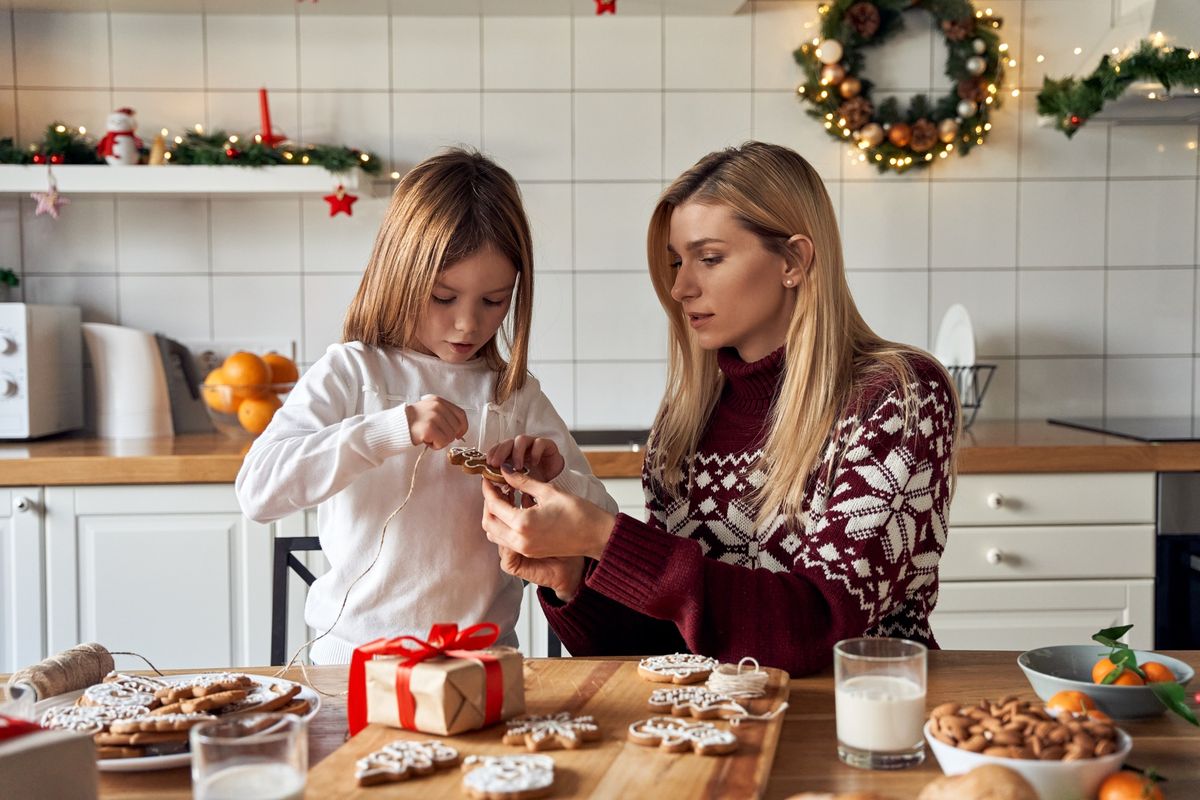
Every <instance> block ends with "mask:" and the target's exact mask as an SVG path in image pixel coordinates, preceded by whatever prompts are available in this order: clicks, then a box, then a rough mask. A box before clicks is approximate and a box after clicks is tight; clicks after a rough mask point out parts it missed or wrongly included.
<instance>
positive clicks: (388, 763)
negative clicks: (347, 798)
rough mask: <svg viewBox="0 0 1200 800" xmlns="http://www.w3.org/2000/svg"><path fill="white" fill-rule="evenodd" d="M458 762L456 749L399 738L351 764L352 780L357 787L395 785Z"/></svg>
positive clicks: (435, 743)
mask: <svg viewBox="0 0 1200 800" xmlns="http://www.w3.org/2000/svg"><path fill="white" fill-rule="evenodd" d="M458 761H459V755H458V750H456V749H454V748H453V747H451V746H449V745H446V744H442V743H441V742H435V741H433V740H430V741H428V742H409V741H405V740H403V739H398V740H396V741H394V742H392V743H391V744H388V745H385V746H384V747H383V749H381V750H376V751H375V752H374V753H371V754H370V755H368V756H367V757H365V758H360V759H359V760H358V761H357V762H356V763H355V765H354V777H355V778H356V779H357V780H358V785H359V786H375V785H377V784H380V783H397V782H399V781H406V780H408V779H409V778H415V777H417V776H418V775H428V774H430V773H431V772H433V771H434V770H438V769H445V768H447V767H453V766H454V765H455V764H457V763H458Z"/></svg>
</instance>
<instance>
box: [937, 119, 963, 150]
mask: <svg viewBox="0 0 1200 800" xmlns="http://www.w3.org/2000/svg"><path fill="white" fill-rule="evenodd" d="M938 138H939V139H941V140H942V141H943V142H945V143H946V144H949V143H950V142H953V141H954V140H955V139H957V138H958V123H957V122H955V121H954V120H952V119H944V120H942V121H941V122H940V123H939V124H938Z"/></svg>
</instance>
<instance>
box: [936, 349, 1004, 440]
mask: <svg viewBox="0 0 1200 800" xmlns="http://www.w3.org/2000/svg"><path fill="white" fill-rule="evenodd" d="M946 371H947V372H949V373H950V378H951V379H952V380H953V381H954V389H955V391H957V392H958V402H959V405H961V406H962V414H963V423H962V427H963V430H964V431H965V430H966V429H967V428H970V427H971V425H972V424H974V422H975V416H976V415H977V414H978V413H979V407H980V406H981V405H982V404H983V396H984V395H985V394H987V390H988V386H990V385H991V383H992V374H993V373H994V372H995V371H996V365H995V364H972V365H970V366H966V367H946Z"/></svg>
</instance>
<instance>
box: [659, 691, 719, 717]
mask: <svg viewBox="0 0 1200 800" xmlns="http://www.w3.org/2000/svg"><path fill="white" fill-rule="evenodd" d="M648 705H649V706H650V710H651V711H653V712H654V713H656V714H670V715H671V716H673V717H687V716H691V717H692V719H717V718H720V719H729V718H730V717H734V716H737V715H738V714H740V713H742V709H741V708H740V707H739V706H737V705H736V704H735V703H734V701H733V698H732V697H729V696H728V695H724V694H721V693H720V692H714V691H712V690H711V689H706V688H705V687H703V686H674V687H671V688H670V689H655V690H654V691H653V692H651V693H650V701H649V704H648Z"/></svg>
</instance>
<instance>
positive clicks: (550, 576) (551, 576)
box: [500, 546, 583, 603]
mask: <svg viewBox="0 0 1200 800" xmlns="http://www.w3.org/2000/svg"><path fill="white" fill-rule="evenodd" d="M500 569H502V570H504V571H505V572H507V573H508V574H509V575H516V576H517V577H518V578H521V579H522V580H526V581H529V582H530V583H536V584H537V585H538V586H545V587H546V588H547V589H549V590H550V591H552V592H554V594H555V595H556V596H557V597H558V599H559V600H561V601H562V602H564V603H569V602H571V598H573V597H574V596H575V594H576V593H577V592H578V591H579V584H581V583H583V556H575V557H574V558H526V557H525V556H523V555H521V554H520V553H518V552H517V551H516V550H509V549H508V548H507V547H503V546H502V547H500Z"/></svg>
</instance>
